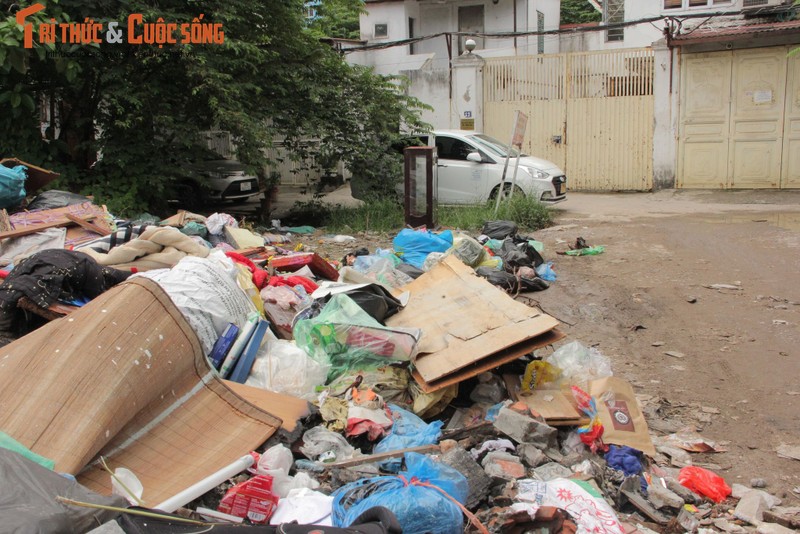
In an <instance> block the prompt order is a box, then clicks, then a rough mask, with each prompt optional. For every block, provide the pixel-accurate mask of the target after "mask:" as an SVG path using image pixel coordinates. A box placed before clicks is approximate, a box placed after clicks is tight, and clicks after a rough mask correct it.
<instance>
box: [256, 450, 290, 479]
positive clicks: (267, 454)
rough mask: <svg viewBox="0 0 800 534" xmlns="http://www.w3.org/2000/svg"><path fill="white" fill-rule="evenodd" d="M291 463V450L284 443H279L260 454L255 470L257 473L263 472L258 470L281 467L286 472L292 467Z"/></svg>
mask: <svg viewBox="0 0 800 534" xmlns="http://www.w3.org/2000/svg"><path fill="white" fill-rule="evenodd" d="M293 463H294V457H293V456H292V451H290V450H289V449H288V448H287V447H286V446H285V445H280V444H279V445H275V446H274V447H270V448H269V449H267V450H266V451H264V454H262V455H261V458H259V460H258V467H257V468H256V472H257V473H258V474H263V473H261V472H260V471H262V470H263V471H266V470H270V469H283V470H284V471H285V472H286V473H288V472H289V471H290V470H291V469H292V464H293Z"/></svg>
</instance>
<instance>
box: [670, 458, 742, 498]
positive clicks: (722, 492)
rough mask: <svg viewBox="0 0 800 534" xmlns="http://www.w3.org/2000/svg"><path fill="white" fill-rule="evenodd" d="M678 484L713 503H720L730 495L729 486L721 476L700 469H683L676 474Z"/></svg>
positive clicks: (690, 467) (691, 467)
mask: <svg viewBox="0 0 800 534" xmlns="http://www.w3.org/2000/svg"><path fill="white" fill-rule="evenodd" d="M678 482H680V483H681V485H682V486H684V487H686V488H689V489H690V490H692V491H693V492H695V493H699V494H700V495H702V496H704V497H708V498H709V499H711V500H712V501H714V502H722V501H724V500H725V499H726V498H727V497H728V495H730V494H731V488H730V486H728V485H727V484H726V483H725V480H724V479H723V478H722V477H721V476H719V475H718V474H716V473H713V472H711V471H709V470H708V469H703V468H702V467H694V466H689V467H684V468H683V469H681V471H680V473H678Z"/></svg>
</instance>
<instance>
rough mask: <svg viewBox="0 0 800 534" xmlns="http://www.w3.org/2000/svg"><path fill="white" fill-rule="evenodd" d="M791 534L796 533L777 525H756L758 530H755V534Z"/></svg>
mask: <svg viewBox="0 0 800 534" xmlns="http://www.w3.org/2000/svg"><path fill="white" fill-rule="evenodd" d="M792 532H796V531H795V530H792V529H791V528H786V527H784V526H781V525H779V524H777V523H761V524H760V525H758V528H756V533H757V534H791V533H792Z"/></svg>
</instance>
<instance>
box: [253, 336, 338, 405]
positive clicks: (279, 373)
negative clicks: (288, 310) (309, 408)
mask: <svg viewBox="0 0 800 534" xmlns="http://www.w3.org/2000/svg"><path fill="white" fill-rule="evenodd" d="M329 370H330V364H328V363H327V362H324V361H323V362H320V361H316V360H315V359H313V358H312V357H311V356H309V355H308V354H306V351H304V350H303V349H301V348H300V347H298V346H297V345H295V344H294V343H293V342H291V341H286V340H283V339H277V340H275V341H272V342H270V343H265V344H263V345H262V346H261V348H260V349H259V351H258V355H257V356H256V360H255V363H253V368H252V369H251V370H250V376H249V377H248V378H247V381H246V382H245V384H246V385H248V386H254V387H257V388H261V389H266V390H267V391H274V392H276V393H283V394H286V395H291V396H293V397H299V398H301V399H306V400H313V399H314V398H315V397H316V393H315V388H316V387H317V386H319V385H322V384H324V383H325V380H326V379H327V377H328V371H329Z"/></svg>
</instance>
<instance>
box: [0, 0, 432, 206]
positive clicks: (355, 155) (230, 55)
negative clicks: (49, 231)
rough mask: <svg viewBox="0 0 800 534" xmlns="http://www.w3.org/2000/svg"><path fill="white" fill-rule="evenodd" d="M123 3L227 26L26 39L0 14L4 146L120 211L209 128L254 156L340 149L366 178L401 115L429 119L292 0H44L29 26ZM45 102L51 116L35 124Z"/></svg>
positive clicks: (256, 162)
mask: <svg viewBox="0 0 800 534" xmlns="http://www.w3.org/2000/svg"><path fill="white" fill-rule="evenodd" d="M131 13H141V14H142V15H143V18H144V21H145V22H155V21H157V20H158V19H159V18H161V19H163V20H164V21H168V22H176V23H178V24H180V23H191V22H192V21H193V20H195V19H198V18H199V17H200V15H201V14H202V15H203V16H204V19H203V20H204V21H209V22H215V23H221V24H222V25H223V28H224V34H225V39H224V43H223V44H175V45H169V44H167V45H164V46H163V48H161V47H158V46H157V45H147V44H144V45H134V44H128V43H127V42H125V43H120V44H109V43H107V42H103V43H101V44H99V45H69V44H66V45H65V44H60V43H59V44H55V45H40V44H38V43H37V44H36V46H35V47H34V48H33V49H23V48H22V46H21V43H22V30H21V28H20V27H19V26H18V25H17V24H16V23H15V21H14V18H13V14H11V15H10V16H9V17H8V18H7V19H5V20H4V21H2V22H0V55H5V57H6V58H7V59H8V60H7V61H2V62H0V65H2V67H0V68H1V69H2V70H0V73H2V77H0V154H3V155H14V156H16V157H19V158H20V159H24V160H26V161H30V162H31V163H34V164H40V165H43V166H46V167H50V168H55V169H57V170H59V171H61V172H62V179H61V183H60V184H59V185H60V186H61V187H64V188H70V189H71V190H73V191H81V192H83V193H86V194H89V193H91V194H93V195H95V197H97V199H98V200H99V201H100V202H104V203H106V204H108V205H109V207H110V208H111V209H112V210H115V211H116V212H117V213H125V212H131V211H139V210H144V209H151V210H157V209H158V208H159V205H160V204H163V202H164V199H165V198H166V197H167V195H168V193H169V191H170V188H171V187H172V186H173V185H174V184H175V183H176V181H178V180H180V179H181V178H182V177H184V176H185V175H186V174H187V172H188V171H187V167H188V165H189V164H190V163H191V162H193V161H197V160H198V159H199V158H203V157H206V156H207V155H206V154H205V148H204V147H205V146H206V138H205V135H206V134H205V132H207V131H208V130H211V129H221V130H227V131H229V132H231V134H232V136H233V138H234V139H235V143H236V148H237V156H238V158H239V159H240V160H241V161H243V162H245V163H247V164H252V165H253V166H254V167H255V168H257V169H263V167H264V165H265V164H266V163H267V156H266V153H267V152H266V151H265V149H266V148H269V147H270V146H272V144H273V143H274V142H275V141H281V142H283V143H285V146H286V147H287V148H288V149H289V151H290V153H291V154H293V155H294V156H296V157H298V158H303V157H306V156H311V157H316V158H317V161H320V162H321V163H323V164H329V163H330V162H332V161H335V160H337V159H340V160H342V161H344V163H345V165H346V166H348V167H349V168H350V169H352V171H353V172H354V173H358V172H361V173H363V175H364V176H365V177H367V178H368V179H371V178H375V177H377V178H381V177H382V174H381V173H380V172H379V171H378V170H377V169H380V168H381V162H382V161H384V160H386V161H393V159H392V157H391V156H390V155H389V153H388V152H387V147H388V146H390V144H391V142H392V141H394V140H395V139H397V138H398V137H399V135H400V132H399V127H400V125H401V124H406V125H409V127H411V128H414V129H420V128H423V129H424V127H425V125H423V124H421V123H420V122H419V113H418V111H419V109H420V108H421V106H422V105H421V104H420V103H419V102H418V101H417V100H415V99H413V98H409V97H407V96H406V95H405V94H404V92H403V90H402V88H401V87H400V86H398V84H396V83H394V82H393V81H391V80H387V79H385V78H382V77H379V76H376V75H375V74H373V73H372V72H371V71H369V70H367V69H365V68H363V67H358V66H350V65H348V64H347V63H345V62H344V60H343V59H342V58H341V57H340V56H339V55H338V54H337V53H336V52H335V51H334V50H332V49H331V48H330V47H328V46H327V45H324V44H321V43H319V41H318V39H317V38H316V36H315V35H313V34H312V33H311V32H309V31H307V30H306V29H305V20H304V11H303V3H302V1H301V0H282V1H280V2H262V1H260V0H242V1H239V2H226V1H223V0H208V1H206V0H204V1H202V2H199V1H189V2H185V1H183V0H159V1H158V2H156V1H155V0H120V1H117V2H105V1H103V0H90V1H85V0H59V1H58V3H55V2H54V1H53V0H51V1H50V2H48V3H47V7H46V9H45V11H42V12H39V13H37V14H36V16H35V17H33V18H34V19H35V20H34V25H35V26H36V24H38V22H39V21H44V22H46V21H48V20H50V18H51V17H52V18H55V19H56V20H57V21H58V22H63V21H70V20H74V21H84V20H85V19H93V20H94V21H96V22H101V23H103V24H104V28H105V25H106V24H107V23H108V22H109V21H119V22H120V23H121V27H122V28H124V27H125V21H126V20H127V17H128V15H129V14H131ZM104 31H105V30H104ZM47 51H50V52H55V53H57V54H56V55H53V54H51V55H48V54H46V52H47ZM59 54H60V55H59ZM43 105H45V106H46V107H52V109H53V110H54V111H55V112H56V114H57V115H58V117H59V120H58V124H57V126H58V128H54V129H50V130H48V131H47V132H46V135H45V136H44V137H43V135H42V133H41V130H40V114H41V113H42V111H43V109H42V106H43ZM56 134H57V135H56ZM309 140H310V141H311V142H309ZM98 154H100V155H101V157H100V158H98ZM162 207H163V206H162Z"/></svg>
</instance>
